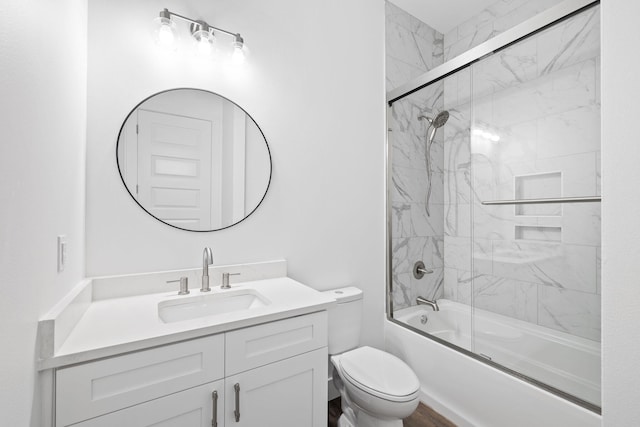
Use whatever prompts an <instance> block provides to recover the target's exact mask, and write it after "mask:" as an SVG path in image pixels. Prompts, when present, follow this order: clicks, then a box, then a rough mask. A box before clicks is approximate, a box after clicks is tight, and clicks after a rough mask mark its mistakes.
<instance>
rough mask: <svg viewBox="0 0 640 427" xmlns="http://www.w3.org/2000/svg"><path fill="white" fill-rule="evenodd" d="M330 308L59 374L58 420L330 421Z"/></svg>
mask: <svg viewBox="0 0 640 427" xmlns="http://www.w3.org/2000/svg"><path fill="white" fill-rule="evenodd" d="M326 378H327V313H326V311H321V312H316V313H312V314H308V315H304V316H298V317H292V318H288V319H284V320H278V321H274V322H270V323H265V324H261V325H257V326H251V327H247V328H243V329H238V330H233V331H230V332H226V333H220V334H217V335H211V336H206V337H203V338H197V339H193V340H189V341H184V342H179V343H176V344H170V345H165V346H162V347H156V348H151V349H148V350H142V351H137V352H133V353H129V354H125V355H121V356H115V357H111V358H107V359H102V360H97V361H92V362H88V363H84V364H80V365H75V366H70V367H65V368H61V369H58V370H57V371H56V397H55V399H56V403H55V407H56V416H55V419H56V424H55V425H56V427H66V426H70V425H74V426H81V427H106V426H117V427H142V426H151V425H153V426H163V427H174V426H175V427H204V426H207V427H209V426H212V425H213V426H215V424H213V423H212V418H213V415H214V414H217V417H216V418H217V419H216V421H217V427H224V426H227V427H231V426H234V427H235V426H237V427H249V426H250V427H253V426H256V427H258V426H279V427H281V426H283V427H287V426H291V427H305V426H308V427H320V426H325V425H326V414H327V412H326V408H327V406H326V405H327V389H326V384H327V382H326Z"/></svg>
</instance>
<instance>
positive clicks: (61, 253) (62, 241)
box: [58, 235, 67, 273]
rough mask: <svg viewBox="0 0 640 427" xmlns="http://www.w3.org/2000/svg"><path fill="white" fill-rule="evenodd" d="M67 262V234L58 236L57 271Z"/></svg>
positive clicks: (60, 270)
mask: <svg viewBox="0 0 640 427" xmlns="http://www.w3.org/2000/svg"><path fill="white" fill-rule="evenodd" d="M66 263H67V236H65V235H62V236H58V273H61V272H63V271H64V266H65V264H66Z"/></svg>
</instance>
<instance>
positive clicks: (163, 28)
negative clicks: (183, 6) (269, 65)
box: [153, 9, 247, 64]
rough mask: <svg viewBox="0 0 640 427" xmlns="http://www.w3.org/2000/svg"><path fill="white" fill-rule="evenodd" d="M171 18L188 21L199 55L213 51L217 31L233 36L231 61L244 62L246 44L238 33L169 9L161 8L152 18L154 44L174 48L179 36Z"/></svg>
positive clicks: (209, 53)
mask: <svg viewBox="0 0 640 427" xmlns="http://www.w3.org/2000/svg"><path fill="white" fill-rule="evenodd" d="M173 18H180V19H182V20H184V21H187V22H189V23H190V27H189V30H190V32H191V37H193V39H194V42H195V45H196V50H197V52H198V54H199V55H211V53H212V52H213V51H214V42H215V40H216V37H215V32H219V33H222V34H225V35H227V36H231V37H233V42H232V43H231V46H232V48H233V50H232V53H231V61H232V62H233V63H235V64H240V63H243V62H244V60H245V58H246V56H247V46H246V45H245V44H244V39H243V38H242V36H240V34H239V33H232V32H231V31H227V30H223V29H222V28H217V27H213V26H211V25H209V24H207V23H206V22H204V21H197V20H195V19H191V18H187V17H186V16H182V15H178V14H177V13H174V12H171V11H170V10H169V9H164V10H161V11H160V14H159V16H158V17H157V18H156V19H154V23H155V26H156V27H155V30H154V32H153V35H154V38H155V41H156V44H158V45H159V46H161V47H163V48H165V49H169V50H175V49H176V42H177V40H178V38H179V36H178V32H177V29H176V23H175V22H174V20H173Z"/></svg>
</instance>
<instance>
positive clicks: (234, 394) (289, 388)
mask: <svg viewBox="0 0 640 427" xmlns="http://www.w3.org/2000/svg"><path fill="white" fill-rule="evenodd" d="M236 388H237V390H236ZM225 390H226V393H225V394H226V403H225V406H226V410H225V420H226V423H225V426H226V427H256V426H278V427H325V426H326V425H327V348H326V347H323V348H320V349H318V350H314V351H311V352H308V353H304V354H301V355H299V356H295V357H291V358H289V359H285V360H281V361H279V362H275V363H272V364H270V365H266V366H262V367H260V368H256V369H252V370H250V371H246V372H243V373H240V374H237V375H234V376H231V377H227V378H226V379H225ZM237 411H239V416H236V415H237Z"/></svg>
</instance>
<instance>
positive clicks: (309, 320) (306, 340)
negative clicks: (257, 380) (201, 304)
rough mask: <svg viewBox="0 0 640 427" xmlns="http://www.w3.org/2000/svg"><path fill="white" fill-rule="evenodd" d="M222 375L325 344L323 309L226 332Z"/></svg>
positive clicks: (284, 357) (324, 313)
mask: <svg viewBox="0 0 640 427" xmlns="http://www.w3.org/2000/svg"><path fill="white" fill-rule="evenodd" d="M225 339H226V352H227V353H226V358H225V362H226V365H225V374H226V375H227V376H228V375H233V374H236V373H238V372H243V371H246V370H248V369H253V368H256V367H258V366H263V365H266V364H268V363H272V362H275V361H278V360H282V359H286V358H287V357H291V356H295V355H296V354H300V353H304V352H307V351H311V350H315V349H318V348H321V347H326V346H327V312H326V311H321V312H318V313H313V314H309V315H306V316H299V317H293V318H290V319H285V320H279V321H276V322H271V323H266V324H264V325H258V326H252V327H250V328H246V329H240V330H237V331H233V332H228V333H227V334H226V336H225Z"/></svg>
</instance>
